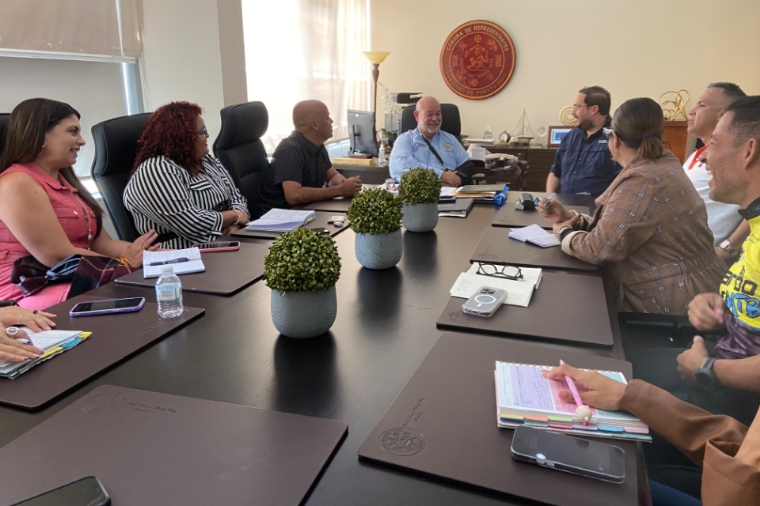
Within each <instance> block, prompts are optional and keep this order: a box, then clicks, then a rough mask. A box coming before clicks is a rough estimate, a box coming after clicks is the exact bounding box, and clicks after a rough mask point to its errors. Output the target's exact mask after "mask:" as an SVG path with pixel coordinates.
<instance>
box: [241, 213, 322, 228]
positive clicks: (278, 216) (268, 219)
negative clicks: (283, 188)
mask: <svg viewBox="0 0 760 506" xmlns="http://www.w3.org/2000/svg"><path fill="white" fill-rule="evenodd" d="M316 217H317V213H315V212H314V211H307V210H295V209H270V210H269V212H268V213H266V214H265V215H264V216H262V217H261V218H259V219H258V220H256V221H252V222H250V223H248V226H247V227H246V230H258V231H263V232H290V231H291V230H294V229H296V228H298V227H300V226H303V225H305V224H307V223H309V222H310V221H312V220H313V219H314V218H316Z"/></svg>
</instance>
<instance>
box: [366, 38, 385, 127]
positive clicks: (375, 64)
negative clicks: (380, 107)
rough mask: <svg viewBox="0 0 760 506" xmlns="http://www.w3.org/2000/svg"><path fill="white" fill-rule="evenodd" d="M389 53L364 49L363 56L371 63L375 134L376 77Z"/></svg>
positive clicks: (378, 75)
mask: <svg viewBox="0 0 760 506" xmlns="http://www.w3.org/2000/svg"><path fill="white" fill-rule="evenodd" d="M389 54H390V53H389V52H386V51H364V56H366V57H367V59H368V60H369V62H370V63H371V64H372V79H374V80H375V100H374V102H373V105H372V114H373V115H374V116H375V135H377V79H378V77H380V64H381V63H383V62H384V61H385V59H386V58H387V57H388V55H389Z"/></svg>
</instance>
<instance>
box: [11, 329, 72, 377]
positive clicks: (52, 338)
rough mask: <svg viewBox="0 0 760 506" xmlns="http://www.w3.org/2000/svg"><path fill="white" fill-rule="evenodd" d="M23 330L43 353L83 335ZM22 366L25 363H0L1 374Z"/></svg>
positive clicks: (67, 332)
mask: <svg viewBox="0 0 760 506" xmlns="http://www.w3.org/2000/svg"><path fill="white" fill-rule="evenodd" d="M23 330H24V332H26V339H29V340H30V341H31V342H32V345H33V346H35V347H37V348H39V349H41V350H42V351H43V352H45V351H48V350H50V349H53V348H55V347H56V346H58V345H59V344H62V343H65V342H66V341H68V340H69V339H71V338H72V337H76V336H78V335H79V334H81V333H82V331H81V330H44V331H42V332H32V331H31V330H29V329H28V328H26V327H23ZM22 365H24V363H23V362H0V373H2V374H7V373H9V372H11V371H13V370H14V369H16V368H17V367H21V366H22Z"/></svg>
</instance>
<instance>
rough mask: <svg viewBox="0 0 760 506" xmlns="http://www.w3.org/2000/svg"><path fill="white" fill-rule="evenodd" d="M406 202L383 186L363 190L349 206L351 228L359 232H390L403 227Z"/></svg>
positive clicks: (373, 233)
mask: <svg viewBox="0 0 760 506" xmlns="http://www.w3.org/2000/svg"><path fill="white" fill-rule="evenodd" d="M402 207H404V203H403V202H402V201H401V199H399V198H397V197H396V196H395V195H393V194H392V193H390V192H388V191H386V190H383V189H382V188H373V189H371V190H362V191H360V192H359V193H357V194H356V195H354V198H353V200H352V201H351V206H350V207H349V208H348V219H349V220H350V221H351V230H353V231H354V232H356V233H357V234H372V235H375V234H390V233H391V232H395V231H396V230H398V229H400V228H401V208H402Z"/></svg>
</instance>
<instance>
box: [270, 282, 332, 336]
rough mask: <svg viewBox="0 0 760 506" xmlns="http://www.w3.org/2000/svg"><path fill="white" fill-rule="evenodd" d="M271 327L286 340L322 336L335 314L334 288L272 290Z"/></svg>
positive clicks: (328, 328)
mask: <svg viewBox="0 0 760 506" xmlns="http://www.w3.org/2000/svg"><path fill="white" fill-rule="evenodd" d="M270 307H271V310H272V323H274V328H276V329H277V330H279V331H280V334H282V335H284V336H288V337H297V338H301V337H315V336H318V335H320V334H324V333H325V332H327V331H328V330H330V327H332V325H333V323H335V316H336V314H337V313H338V299H337V297H336V296H335V287H334V286H331V287H330V288H328V289H327V290H319V291H317V292H309V291H303V292H286V293H282V292H280V291H279V290H272V298H271V304H270Z"/></svg>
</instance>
